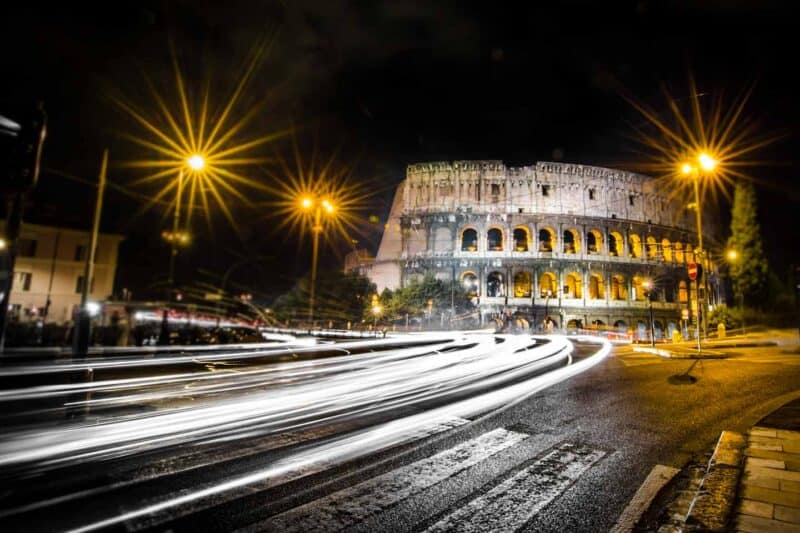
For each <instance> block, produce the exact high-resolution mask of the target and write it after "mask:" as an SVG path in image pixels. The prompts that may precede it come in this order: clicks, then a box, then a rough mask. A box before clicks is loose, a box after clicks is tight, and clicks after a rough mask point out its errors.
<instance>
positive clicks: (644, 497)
mask: <svg viewBox="0 0 800 533" xmlns="http://www.w3.org/2000/svg"><path fill="white" fill-rule="evenodd" d="M678 472H680V470H678V469H677V468H673V467H671V466H664V465H656V466H654V467H653V469H652V470H651V471H650V473H649V474H648V475H647V478H645V480H644V483H642V484H641V486H640V487H639V490H637V491H636V494H634V495H633V498H631V501H630V502H629V503H628V506H627V507H625V510H624V511H622V514H621V515H620V516H619V519H618V520H617V523H616V524H615V525H614V527H613V528H612V529H611V533H628V532H629V531H633V528H634V526H635V525H636V523H637V522H638V521H639V519H640V518H641V517H642V514H644V512H645V511H646V510H647V508H648V507H650V504H651V503H652V502H653V498H655V497H656V494H658V491H660V490H661V489H662V487H664V485H666V484H667V483H669V481H670V480H671V479H672V478H673V477H675V474H677V473H678Z"/></svg>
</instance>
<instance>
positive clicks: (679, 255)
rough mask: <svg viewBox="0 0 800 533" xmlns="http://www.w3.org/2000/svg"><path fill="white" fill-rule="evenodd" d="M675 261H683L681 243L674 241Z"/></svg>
mask: <svg viewBox="0 0 800 533" xmlns="http://www.w3.org/2000/svg"><path fill="white" fill-rule="evenodd" d="M674 246H675V261H676V262H678V263H683V244H682V243H680V242H676V243H675V245H674Z"/></svg>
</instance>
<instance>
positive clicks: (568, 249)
mask: <svg viewBox="0 0 800 533" xmlns="http://www.w3.org/2000/svg"><path fill="white" fill-rule="evenodd" d="M563 240H564V253H565V254H577V253H580V244H581V239H580V236H579V234H578V230H575V229H565V230H564V236H563Z"/></svg>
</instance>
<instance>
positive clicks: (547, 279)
mask: <svg viewBox="0 0 800 533" xmlns="http://www.w3.org/2000/svg"><path fill="white" fill-rule="evenodd" d="M539 295H540V296H541V297H542V298H547V297H548V296H549V297H550V298H556V297H558V286H557V285H556V275H555V274H553V273H552V272H545V273H544V274H542V275H541V276H540V277H539Z"/></svg>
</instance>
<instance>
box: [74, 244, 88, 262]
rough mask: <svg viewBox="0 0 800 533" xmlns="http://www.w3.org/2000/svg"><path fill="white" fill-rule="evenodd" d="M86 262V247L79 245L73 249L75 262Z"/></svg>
mask: <svg viewBox="0 0 800 533" xmlns="http://www.w3.org/2000/svg"><path fill="white" fill-rule="evenodd" d="M85 260H86V245H84V244H79V245H78V246H76V247H75V261H85Z"/></svg>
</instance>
